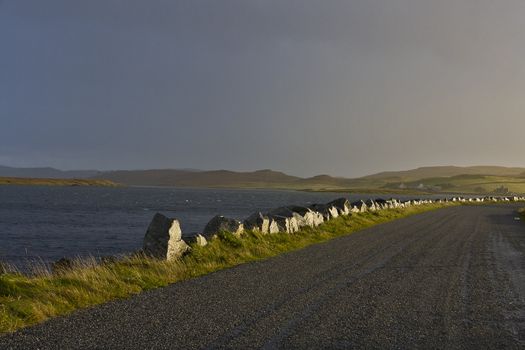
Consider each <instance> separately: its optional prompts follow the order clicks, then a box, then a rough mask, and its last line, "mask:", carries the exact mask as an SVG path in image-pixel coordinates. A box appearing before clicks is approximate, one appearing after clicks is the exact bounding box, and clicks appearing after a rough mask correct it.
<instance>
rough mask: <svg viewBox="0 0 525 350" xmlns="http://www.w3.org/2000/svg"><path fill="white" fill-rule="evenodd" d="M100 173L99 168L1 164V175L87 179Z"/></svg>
mask: <svg viewBox="0 0 525 350" xmlns="http://www.w3.org/2000/svg"><path fill="white" fill-rule="evenodd" d="M98 174H100V172H99V171H97V170H58V169H55V168H49V167H45V168H13V167H8V166H2V165H0V177H21V178H44V179H86V178H89V177H94V176H96V175H98Z"/></svg>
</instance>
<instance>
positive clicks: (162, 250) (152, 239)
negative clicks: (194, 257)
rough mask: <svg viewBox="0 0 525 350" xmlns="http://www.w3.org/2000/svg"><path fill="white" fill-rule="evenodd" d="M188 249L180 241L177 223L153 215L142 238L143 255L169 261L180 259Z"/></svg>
mask: <svg viewBox="0 0 525 350" xmlns="http://www.w3.org/2000/svg"><path fill="white" fill-rule="evenodd" d="M189 249H190V247H189V246H188V245H187V244H186V242H184V241H183V240H182V231H181V229H180V224H179V221H178V220H177V219H172V218H168V217H166V216H164V215H162V214H160V213H157V214H155V216H154V217H153V219H152V220H151V223H150V224H149V227H148V231H147V232H146V235H145V236H144V243H143V250H144V253H145V254H147V255H151V256H154V257H156V258H160V259H166V260H168V261H171V260H175V259H178V258H180V257H181V256H182V255H184V253H186V252H187V251H189Z"/></svg>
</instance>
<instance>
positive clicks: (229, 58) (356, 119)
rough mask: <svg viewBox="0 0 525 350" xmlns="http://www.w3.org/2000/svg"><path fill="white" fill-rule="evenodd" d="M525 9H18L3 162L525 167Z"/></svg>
mask: <svg viewBox="0 0 525 350" xmlns="http://www.w3.org/2000/svg"><path fill="white" fill-rule="evenodd" d="M524 21H525V1H523V0H499V1H494V0H490V1H489V0H432V1H430V0H428V1H425V0H363V1H352V0H345V1H330V0H325V1H317V0H312V1H308V0H298V1H290V0H289V1H283V0H275V1H271V0H264V1H262V0H261V1H255V0H254V1H250V0H238V1H229V0H221V1H216V0H209V1H198V0H188V1H175V0H141V1H139V0H89V1H87V0H46V1H42V0H33V1H31V0H3V1H2V0H0V120H1V128H0V164H4V165H12V166H44V165H50V166H55V167H59V168H63V169H71V168H96V169H122V168H131V169H138V168H168V167H171V168H188V167H191V168H201V169H223V168H225V169H234V170H254V169H261V168H272V169H276V170H282V171H285V172H288V173H291V174H295V175H303V176H308V175H315V174H318V173H329V174H332V175H339V176H358V175H364V174H366V173H371V172H376V171H381V170H396V169H404V168H412V167H417V166H424V165H449V164H455V165H473V164H494V165H514V166H525V157H524V150H525V137H524V133H525V115H524V112H525V29H524V28H525V27H524V23H525V22H524Z"/></svg>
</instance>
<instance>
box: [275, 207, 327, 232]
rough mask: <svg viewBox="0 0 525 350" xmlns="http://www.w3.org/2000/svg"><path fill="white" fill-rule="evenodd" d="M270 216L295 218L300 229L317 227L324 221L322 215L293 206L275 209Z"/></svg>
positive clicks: (308, 209)
mask: <svg viewBox="0 0 525 350" xmlns="http://www.w3.org/2000/svg"><path fill="white" fill-rule="evenodd" d="M270 214H273V215H279V216H285V217H290V218H291V217H294V218H295V219H296V220H297V225H298V226H299V227H304V226H309V227H315V226H318V225H320V224H321V223H322V222H323V221H324V219H323V216H322V215H321V214H320V213H317V212H314V211H313V210H311V209H310V208H307V207H302V206H299V205H291V206H287V207H280V208H276V209H273V210H272V211H271V212H270Z"/></svg>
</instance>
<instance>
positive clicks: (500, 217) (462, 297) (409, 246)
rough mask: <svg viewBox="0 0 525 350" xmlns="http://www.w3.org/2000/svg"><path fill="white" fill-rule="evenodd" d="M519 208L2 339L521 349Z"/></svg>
mask: <svg viewBox="0 0 525 350" xmlns="http://www.w3.org/2000/svg"><path fill="white" fill-rule="evenodd" d="M517 207H518V206H517V205H515V204H510V205H483V206H460V207H451V208H446V209H442V210H437V211H432V212H428V213H424V214H420V215H416V216H412V217H409V218H405V219H401V220H397V221H394V222H391V223H387V224H382V225H379V226H375V227H373V228H369V229H366V230H363V231H360V232H358V233H355V234H352V235H349V236H347V237H342V238H338V239H335V240H332V241H329V242H327V243H323V244H319V245H315V246H311V247H308V248H306V249H303V250H300V251H296V252H292V253H288V254H283V255H281V256H278V257H276V258H272V259H269V260H266V261H261V262H256V263H249V264H245V265H241V266H238V267H236V268H232V269H229V270H224V271H219V272H216V273H213V274H210V275H207V276H204V277H201V278H198V279H194V280H191V281H186V282H181V283H176V284H173V285H171V286H169V287H166V288H160V289H157V290H153V291H148V292H145V293H142V294H140V295H137V296H135V297H133V298H131V299H128V300H120V301H115V302H110V303H107V304H104V305H101V306H97V307H93V308H91V309H87V310H81V311H78V312H75V313H74V314H72V315H70V316H68V317H60V318H56V319H53V320H50V321H48V322H46V323H44V324H41V325H38V326H35V327H32V328H28V329H25V330H22V331H19V332H17V333H14V334H9V335H4V336H0V348H1V349H5V348H7V349H36V348H38V349H77V348H78V349H188V348H191V349H201V348H206V349H214V348H236V349H248V348H263V349H274V348H285V349H297V348H298V349H305V348H333V349H339V348H341V349H348V348H358V349H359V348H367V349H373V348H377V349H385V348H402V349H407V348H429V349H432V348H436V349H464V348H468V349H489V348H490V349H496V348H506V349H509V348H522V349H523V348H525V271H524V270H525V223H524V222H521V221H518V220H516V219H515V217H516V215H515V211H516V208H517Z"/></svg>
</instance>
